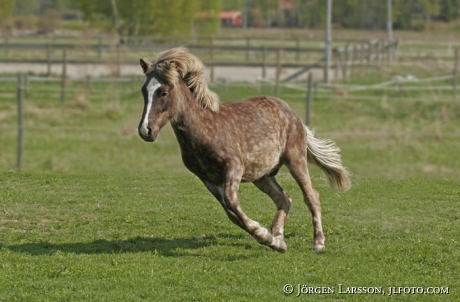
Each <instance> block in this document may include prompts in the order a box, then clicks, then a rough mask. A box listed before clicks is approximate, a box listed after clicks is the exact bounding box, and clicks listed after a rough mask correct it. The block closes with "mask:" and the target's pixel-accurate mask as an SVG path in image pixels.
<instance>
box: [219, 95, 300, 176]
mask: <svg viewBox="0 0 460 302" xmlns="http://www.w3.org/2000/svg"><path fill="white" fill-rule="evenodd" d="M219 114H222V117H225V119H227V120H231V122H230V123H231V127H230V128H231V130H230V132H231V134H232V136H233V139H232V140H233V141H235V142H237V144H238V146H239V150H240V155H241V157H242V159H243V162H244V166H245V175H244V176H243V181H252V180H255V179H258V178H260V177H262V176H264V175H267V174H269V173H271V172H272V171H273V170H276V169H277V168H279V166H280V162H281V158H282V156H283V153H284V151H285V149H286V145H287V143H288V140H290V138H291V137H292V136H293V135H299V134H300V133H297V134H296V132H298V131H299V130H300V131H302V132H304V127H303V123H302V121H301V119H300V118H299V117H298V116H297V115H296V114H295V113H294V112H293V110H292V109H291V108H290V107H289V105H287V104H286V103H285V102H284V101H282V100H280V99H278V98H275V97H254V98H250V99H248V100H245V101H242V102H234V103H223V104H222V105H221V108H220V112H219ZM297 128H298V129H297Z"/></svg>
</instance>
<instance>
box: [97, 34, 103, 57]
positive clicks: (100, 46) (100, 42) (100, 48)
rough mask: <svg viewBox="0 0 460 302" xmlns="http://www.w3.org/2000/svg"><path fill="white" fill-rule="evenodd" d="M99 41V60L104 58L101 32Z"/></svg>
mask: <svg viewBox="0 0 460 302" xmlns="http://www.w3.org/2000/svg"><path fill="white" fill-rule="evenodd" d="M98 42H99V60H100V59H102V35H101V34H99V38H98Z"/></svg>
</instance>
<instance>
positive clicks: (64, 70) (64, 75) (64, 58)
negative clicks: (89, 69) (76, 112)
mask: <svg viewBox="0 0 460 302" xmlns="http://www.w3.org/2000/svg"><path fill="white" fill-rule="evenodd" d="M66 82H67V49H66V48H64V49H63V50H62V74H61V104H64V102H65V89H66Z"/></svg>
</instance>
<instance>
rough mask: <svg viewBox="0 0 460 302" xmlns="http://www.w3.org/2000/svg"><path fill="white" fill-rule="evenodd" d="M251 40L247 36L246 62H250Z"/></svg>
mask: <svg viewBox="0 0 460 302" xmlns="http://www.w3.org/2000/svg"><path fill="white" fill-rule="evenodd" d="M249 42H250V39H249V38H246V62H249Z"/></svg>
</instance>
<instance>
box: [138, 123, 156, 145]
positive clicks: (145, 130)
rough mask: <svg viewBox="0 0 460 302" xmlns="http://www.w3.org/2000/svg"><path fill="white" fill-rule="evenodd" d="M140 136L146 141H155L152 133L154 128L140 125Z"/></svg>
mask: <svg viewBox="0 0 460 302" xmlns="http://www.w3.org/2000/svg"><path fill="white" fill-rule="evenodd" d="M138 133H139V136H140V137H141V138H142V139H143V140H144V141H146V142H153V141H155V138H154V137H153V135H152V129H150V127H142V126H141V127H139V128H138Z"/></svg>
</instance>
